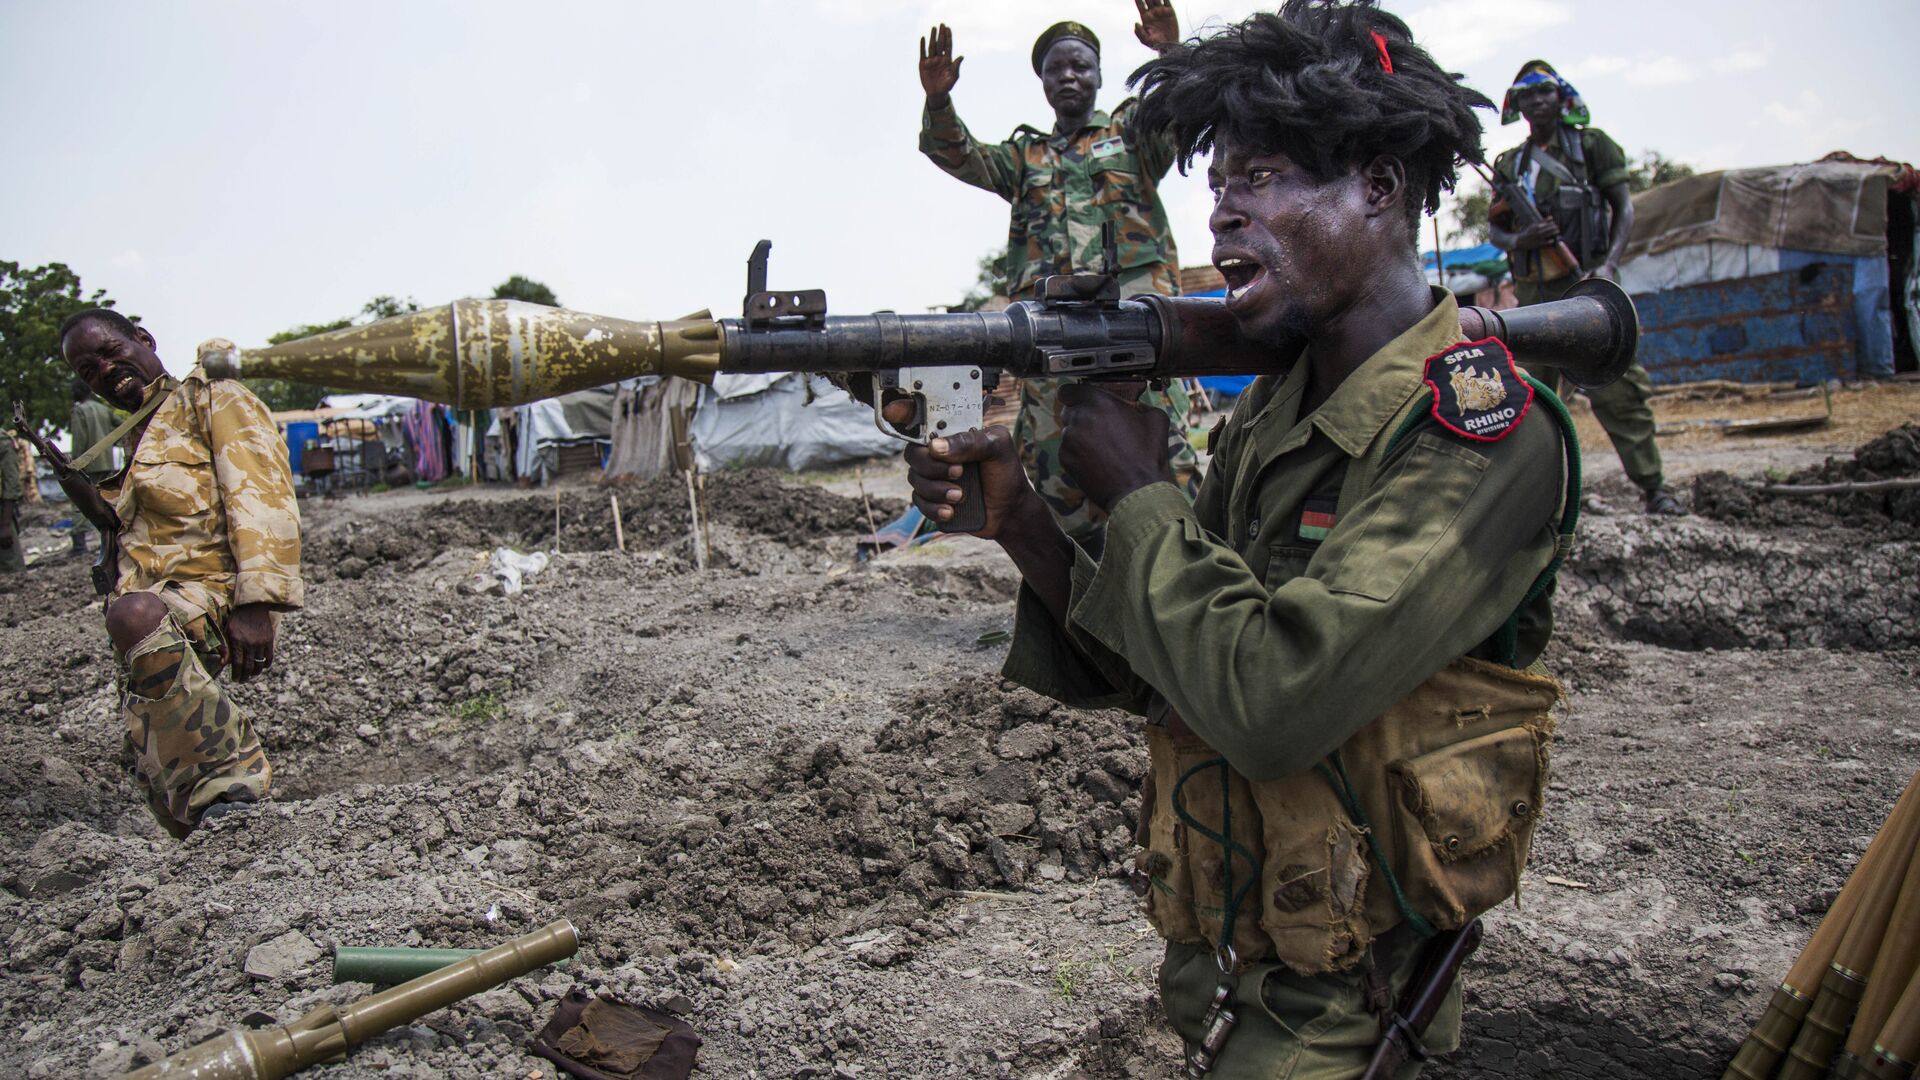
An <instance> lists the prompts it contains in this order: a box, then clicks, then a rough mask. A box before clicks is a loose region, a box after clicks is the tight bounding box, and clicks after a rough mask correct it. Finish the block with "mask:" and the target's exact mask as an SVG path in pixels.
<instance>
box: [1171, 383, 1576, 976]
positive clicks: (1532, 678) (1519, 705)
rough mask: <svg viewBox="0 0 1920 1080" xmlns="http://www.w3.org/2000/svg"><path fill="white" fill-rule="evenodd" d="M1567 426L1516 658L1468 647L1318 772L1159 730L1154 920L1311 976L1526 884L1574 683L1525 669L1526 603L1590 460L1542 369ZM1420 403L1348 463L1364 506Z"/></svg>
mask: <svg viewBox="0 0 1920 1080" xmlns="http://www.w3.org/2000/svg"><path fill="white" fill-rule="evenodd" d="M1527 381H1528V382H1529V383H1532V385H1533V388H1534V390H1535V391H1536V393H1537V394H1538V395H1539V398H1538V400H1540V401H1541V402H1542V403H1543V404H1544V405H1545V406H1546V407H1547V409H1548V411H1549V412H1550V413H1551V414H1552V415H1553V416H1554V417H1555V418H1556V419H1557V420H1558V421H1559V422H1560V423H1561V425H1562V428H1563V431H1564V433H1565V434H1564V437H1565V439H1566V446H1567V453H1568V474H1567V487H1566V500H1565V507H1566V508H1565V510H1564V511H1563V515H1562V519H1561V522H1560V528H1559V531H1560V534H1561V539H1560V542H1559V545H1558V547H1557V549H1556V555H1555V558H1554V560H1553V561H1552V562H1551V563H1550V564H1549V566H1548V567H1547V569H1546V570H1545V571H1543V572H1542V574H1541V575H1540V577H1539V579H1538V580H1536V582H1535V584H1534V586H1533V588H1532V589H1531V590H1530V591H1529V593H1528V595H1527V597H1526V598H1525V600H1524V601H1523V602H1522V604H1521V605H1520V609H1518V610H1516V612H1515V615H1514V617H1513V618H1510V619H1509V620H1508V623H1507V625H1506V626H1505V627H1504V628H1503V629H1502V630H1501V631H1499V632H1498V633H1497V634H1496V637H1495V639H1494V641H1495V646H1496V652H1499V653H1500V654H1501V655H1502V656H1504V657H1505V659H1506V661H1507V662H1506V663H1489V662H1486V661H1481V660H1475V659H1471V658H1466V657H1463V658H1461V659H1458V660H1455V661H1454V662H1453V663H1451V664H1449V665H1448V666H1447V667H1445V668H1443V669H1441V670H1440V671H1439V672H1437V673H1435V674H1434V675H1433V676H1432V677H1430V678H1428V679H1427V680H1426V681H1425V682H1423V683H1421V684H1420V685H1419V686H1418V687H1416V688H1415V689H1414V690H1413V691H1412V692H1411V693H1409V694H1408V695H1407V696H1406V697H1405V698H1403V699H1401V700H1400V701H1398V702H1396V703H1395V704H1394V705H1393V706H1391V707H1390V708H1388V709H1387V710H1386V711H1385V712H1384V713H1382V714H1381V715H1380V716H1379V717H1377V718H1375V719H1374V720H1373V721H1372V722H1371V723H1369V724H1367V725H1366V726H1365V727H1363V728H1362V729H1361V730H1360V731H1359V732H1357V733H1356V734H1355V735H1354V736H1353V737H1352V738H1350V739H1348V740H1347V742H1346V743H1344V744H1343V745H1342V746H1341V747H1340V748H1339V749H1338V750H1336V751H1335V752H1334V753H1333V754H1331V755H1329V757H1328V758H1327V759H1326V760H1325V761H1323V762H1321V763H1320V765H1319V766H1318V767H1316V768H1315V769H1314V770H1312V771H1310V772H1307V773H1304V774H1301V775H1298V776H1290V777H1283V778H1281V779H1278V780H1258V781H1256V780H1249V779H1247V778H1246V777H1244V776H1241V775H1240V774H1239V773H1237V772H1235V771H1233V769H1232V768H1230V767H1229V766H1228V765H1227V763H1226V761H1225V759H1223V758H1221V757H1220V756H1219V755H1218V754H1217V753H1216V752H1214V750H1213V749H1212V748H1211V747H1209V746H1208V745H1207V744H1206V743H1205V742H1204V741H1203V740H1201V739H1200V738H1198V737H1197V736H1195V735H1193V734H1192V733H1191V732H1189V731H1187V730H1186V729H1185V725H1184V724H1182V723H1180V722H1178V720H1177V718H1173V719H1171V720H1170V722H1169V723H1168V724H1166V725H1154V726H1151V727H1149V728H1148V752H1149V755H1150V758H1151V771H1150V774H1149V783H1148V785H1147V787H1146V789H1145V790H1144V791H1143V792H1142V803H1143V815H1142V821H1141V830H1140V831H1141V835H1140V836H1139V839H1140V841H1141V845H1142V847H1143V849H1144V850H1143V851H1142V852H1141V853H1140V854H1139V856H1138V857H1137V860H1136V862H1137V866H1138V868H1139V869H1140V870H1141V871H1143V872H1144V874H1145V875H1146V877H1147V879H1148V883H1149V888H1148V891H1147V897H1146V907H1147V917H1148V920H1149V921H1150V922H1151V923H1152V924H1153V926H1154V928H1155V929H1156V930H1158V931H1159V932H1160V933H1161V934H1162V935H1163V936H1165V937H1167V938H1168V939H1170V940H1173V941H1180V942H1185V943H1189V944H1196V945H1204V946H1206V947H1209V948H1213V949H1215V950H1217V951H1218V952H1219V953H1220V954H1221V955H1222V956H1223V957H1232V958H1233V962H1234V963H1235V964H1237V965H1239V966H1241V967H1244V966H1245V965H1247V964H1250V963H1254V962H1260V961H1267V960H1277V961H1279V962H1281V963H1284V964H1286V965H1287V966H1288V967H1289V968H1291V969H1293V970H1294V971H1296V972H1299V973H1301V974H1303V975H1316V974H1323V973H1326V972H1332V971H1342V970H1346V969H1349V968H1351V967H1353V966H1354V965H1355V964H1357V963H1358V962H1359V961H1360V959H1361V957H1362V956H1363V955H1365V951H1366V947H1367V945H1368V944H1369V943H1371V942H1372V940H1373V939H1374V938H1375V937H1376V936H1378V935H1379V934H1381V933H1383V932H1385V931H1387V930H1389V929H1392V928H1393V927H1395V926H1397V925H1399V924H1400V923H1401V922H1406V923H1407V924H1408V925H1409V926H1410V927H1412V928H1413V929H1414V930H1416V931H1417V932H1419V933H1421V934H1422V935H1432V934H1434V933H1436V932H1438V931H1441V930H1451V929H1456V928H1458V927H1460V926H1462V925H1464V924H1465V923H1466V922H1467V921H1468V920H1470V919H1472V918H1474V917H1475V916H1478V915H1479V914H1481V913H1482V912H1484V911H1486V910H1488V909H1489V908H1492V907H1493V906H1495V905H1496V904H1498V903H1500V902H1501V901H1502V900H1504V899H1506V898H1507V897H1509V896H1512V895H1514V894H1515V893H1516V892H1517V891H1518V888H1519V880H1520V872H1521V870H1522V868H1523V867H1524V866H1525V865H1526V861H1527V855H1528V852H1529V850H1530V849H1531V846H1532V841H1533V831H1534V825H1535V823H1536V822H1537V821H1538V818H1539V812H1540V805H1541V801H1542V799H1543V798H1544V796H1545V792H1546V785H1547V777H1548V745H1549V741H1550V739H1551V736H1552V733H1553V719H1552V715H1551V710H1552V708H1553V706H1554V704H1555V703H1556V702H1557V701H1558V700H1559V697H1560V686H1559V684H1558V682H1556V681H1555V680H1554V679H1553V677H1552V676H1550V675H1548V674H1546V672H1545V671H1544V670H1542V669H1539V668H1538V666H1537V665H1536V667H1535V668H1533V669H1529V670H1525V671H1522V670H1517V669H1515V668H1514V667H1512V666H1511V663H1512V659H1513V652H1514V645H1513V642H1514V639H1515V638H1516V636H1517V626H1518V614H1519V610H1524V609H1525V608H1526V607H1527V606H1528V605H1530V604H1531V603H1533V601H1534V600H1536V599H1537V598H1538V596H1539V595H1540V594H1541V593H1543V592H1544V591H1545V590H1546V589H1548V588H1550V587H1551V583H1552V579H1553V575H1554V573H1555V572H1556V570H1557V569H1558V566H1559V563H1560V560H1561V558H1563V557H1564V555H1565V554H1566V552H1567V550H1568V549H1569V546H1570V539H1571V536H1572V532H1573V527H1574V524H1575V522H1576V520H1577V515H1578V507H1579V486H1580V481H1579V457H1578V453H1579V452H1578V447H1577V445H1576V443H1575V442H1574V436H1573V433H1572V424H1571V420H1570V419H1569V418H1568V417H1567V415H1566V410H1565V407H1564V406H1562V405H1561V404H1560V402H1559V400H1558V399H1557V398H1555V397H1554V396H1553V394H1552V393H1551V391H1549V390H1548V389H1547V388H1546V387H1545V386H1544V385H1542V384H1540V383H1538V382H1537V381H1535V380H1533V379H1531V378H1530V377H1527ZM1427 404H1428V398H1427V396H1426V395H1425V394H1419V395H1416V396H1415V397H1414V399H1413V400H1412V402H1410V404H1409V405H1408V406H1407V407H1404V408H1403V409H1402V411H1401V413H1400V416H1399V418H1398V419H1396V421H1395V423H1396V424H1397V425H1398V426H1397V427H1396V428H1394V429H1393V430H1394V431H1395V434H1394V436H1393V437H1392V438H1390V439H1382V440H1377V441H1376V445H1375V446H1374V447H1373V448H1370V449H1369V451H1368V453H1367V454H1366V455H1365V456H1364V457H1362V458H1360V459H1358V460H1356V461H1355V462H1354V463H1353V464H1352V465H1351V466H1350V467H1349V469H1348V473H1347V478H1346V481H1345V483H1344V484H1343V486H1342V489H1341V493H1340V499H1339V505H1340V508H1341V509H1342V510H1344V509H1345V508H1346V507H1349V506H1352V505H1355V504H1356V503H1358V501H1359V500H1360V499H1361V498H1363V497H1364V496H1365V495H1366V493H1367V491H1368V489H1369V488H1370V487H1371V485H1372V483H1373V480H1374V478H1375V477H1376V476H1377V475H1378V472H1379V470H1380V468H1381V467H1382V465H1383V464H1384V462H1385V460H1386V458H1387V456H1388V454H1389V453H1390V452H1391V451H1392V449H1393V448H1394V447H1395V446H1396V445H1397V444H1398V442H1399V441H1400V440H1401V439H1402V438H1404V437H1406V436H1407V435H1408V434H1409V433H1410V432H1412V431H1413V429H1414V428H1415V427H1417V426H1419V424H1420V423H1421V422H1422V421H1424V420H1425V419H1426V406H1427Z"/></svg>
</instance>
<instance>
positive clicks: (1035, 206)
mask: <svg viewBox="0 0 1920 1080" xmlns="http://www.w3.org/2000/svg"><path fill="white" fill-rule="evenodd" d="M1136 112H1137V103H1136V102H1135V101H1134V100H1133V99H1131V98H1129V99H1128V100H1126V101H1124V102H1121V104H1120V106H1119V107H1118V108H1116V109H1115V110H1114V111H1113V112H1112V114H1108V113H1106V112H1103V111H1095V112H1094V113H1093V115H1092V116H1091V117H1089V118H1088V120H1087V124H1086V126H1085V127H1082V128H1081V129H1080V130H1079V131H1077V132H1075V133H1073V134H1072V135H1052V134H1049V133H1047V132H1043V131H1040V130H1038V129H1036V128H1031V127H1027V126H1025V125H1022V126H1021V127H1020V128H1019V129H1018V130H1016V131H1015V132H1014V133H1013V135H1012V136H1011V137H1010V138H1008V139H1007V141H1006V142H1003V143H999V144H997V145H992V144H988V143H983V142H980V141H979V140H977V139H975V138H974V137H973V136H972V135H971V134H969V133H968V132H967V127H966V125H965V124H963V123H961V122H960V117H959V116H958V115H957V114H956V113H955V112H954V109H953V105H952V103H951V101H949V102H948V104H947V105H946V106H945V107H944V108H940V109H927V110H926V111H925V113H924V115H923V116H922V118H921V127H920V151H921V152H922V153H924V154H926V155H927V157H928V158H929V159H931V160H932V161H933V163H934V164H935V165H938V166H939V167H940V168H941V170H942V171H944V172H946V173H948V174H949V175H951V176H953V177H955V178H956V179H959V180H963V181H965V182H967V183H969V184H972V185H973V186H974V187H977V188H984V189H985V190H987V191H991V192H993V193H994V194H996V195H998V196H1000V197H1001V198H1003V199H1005V200H1007V201H1008V202H1009V203H1011V204H1013V216H1012V219H1011V225H1010V226H1009V228H1008V231H1007V256H1006V263H1005V266H1004V270H1005V273H1006V278H1007V292H1008V295H1009V296H1011V297H1013V298H1014V299H1021V298H1024V297H1027V296H1029V295H1030V294H1031V293H1032V291H1033V287H1034V285H1035V283H1037V282H1038V281H1039V280H1040V279H1041V278H1043V277H1046V276H1048V275H1050V274H1071V273H1091V272H1095V271H1097V270H1099V269H1100V267H1101V264H1102V262H1103V261H1104V255H1103V251H1102V248H1101V242H1100V240H1101V236H1100V234H1101V226H1102V225H1103V224H1105V223H1106V222H1108V221H1112V222H1113V223H1114V225H1115V231H1116V234H1117V236H1116V256H1117V260H1116V261H1117V262H1118V269H1119V272H1120V292H1121V295H1122V296H1138V295H1140V294H1142V293H1150V292H1152V293H1159V294H1161V295H1163V296H1176V295H1178V294H1179V292H1180V286H1179V281H1178V279H1177V278H1176V276H1175V275H1176V272H1177V268H1178V266H1179V262H1178V254H1177V253H1176V252H1175V250H1174V245H1173V229H1172V227H1171V226H1170V225H1169V224H1168V223H1167V212H1166V208H1165V207H1163V206H1161V205H1160V195H1159V191H1158V185H1159V182H1160V178H1161V177H1163V176H1165V175H1166V174H1167V170H1168V169H1169V168H1171V167H1172V165H1173V157H1174V153H1173V147H1172V145H1171V144H1170V143H1169V142H1168V141H1167V140H1166V139H1165V138H1138V137H1136V136H1135V134H1134V131H1133V122H1134V116H1135V113H1136ZM1061 382H1062V380H1059V379H1029V380H1025V381H1023V382H1022V383H1021V385H1020V418H1019V420H1018V422H1017V423H1016V424H1015V426H1014V439H1015V441H1016V442H1017V443H1018V445H1019V447H1020V458H1021V461H1022V462H1023V463H1025V465H1026V467H1027V475H1028V476H1029V477H1031V478H1032V479H1033V485H1034V487H1035V488H1036V489H1037V490H1038V491H1039V492H1040V495H1041V497H1042V498H1044V499H1046V501H1047V504H1048V505H1049V506H1051V507H1052V508H1053V512H1054V514H1055V516H1057V517H1058V518H1059V519H1060V524H1061V526H1062V527H1063V528H1065V529H1066V530H1067V532H1068V534H1070V535H1072V536H1073V537H1074V538H1075V539H1077V540H1081V541H1082V542H1087V543H1093V544H1096V545H1097V544H1098V536H1099V534H1100V531H1101V524H1100V523H1101V522H1102V521H1103V520H1104V519H1105V517H1106V514H1105V513H1104V512H1102V511H1100V510H1099V509H1098V508H1096V507H1094V506H1092V505H1091V504H1089V503H1088V502H1087V497H1086V495H1085V493H1083V492H1082V491H1080V489H1079V488H1078V487H1077V486H1076V485H1075V484H1074V483H1073V480H1072V478H1071V477H1069V476H1067V475H1066V474H1065V473H1063V472H1061V470H1060V466H1059V454H1060V431H1061V426H1062V425H1061V414H1062V406H1061V405H1060V401H1059V394H1058V391H1059V386H1060V383H1061ZM1140 400H1141V401H1143V402H1145V403H1147V404H1150V405H1153V406H1154V407H1156V408H1158V409H1160V410H1162V411H1163V412H1165V413H1166V414H1167V416H1168V417H1169V418H1170V419H1171V420H1172V422H1173V423H1172V427H1171V428H1170V430H1169V431H1168V434H1167V461H1168V464H1169V465H1170V466H1171V467H1172V468H1173V471H1174V476H1175V479H1176V480H1177V481H1178V482H1179V484H1180V486H1181V487H1182V488H1185V489H1186V490H1187V491H1188V493H1189V494H1192V491H1193V487H1194V485H1195V483H1196V482H1197V465H1198V462H1197V460H1196V458H1195V457H1194V453H1193V448H1192V447H1191V446H1189V445H1188V444H1187V439H1186V426H1187V424H1186V418H1187V407H1188V402H1187V394H1186V391H1185V390H1184V389H1183V388H1181V387H1180V385H1179V384H1178V383H1175V384H1173V385H1172V386H1170V387H1168V389H1167V390H1165V391H1152V390H1150V391H1148V392H1147V393H1145V394H1143V395H1142V396H1141V399H1140Z"/></svg>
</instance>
